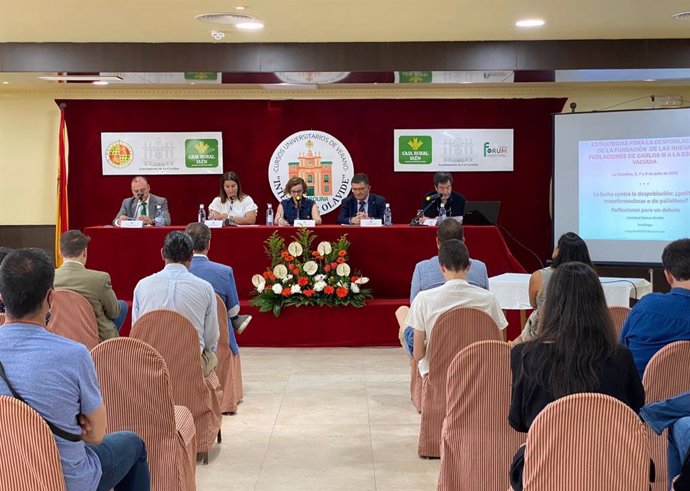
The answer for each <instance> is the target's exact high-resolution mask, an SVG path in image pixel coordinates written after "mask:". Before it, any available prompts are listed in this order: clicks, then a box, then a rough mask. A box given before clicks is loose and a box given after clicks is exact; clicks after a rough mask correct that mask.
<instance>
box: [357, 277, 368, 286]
mask: <svg viewBox="0 0 690 491" xmlns="http://www.w3.org/2000/svg"><path fill="white" fill-rule="evenodd" d="M355 283H357V284H358V285H366V284H367V283H369V278H367V277H366V276H361V277H359V278H357V281H355Z"/></svg>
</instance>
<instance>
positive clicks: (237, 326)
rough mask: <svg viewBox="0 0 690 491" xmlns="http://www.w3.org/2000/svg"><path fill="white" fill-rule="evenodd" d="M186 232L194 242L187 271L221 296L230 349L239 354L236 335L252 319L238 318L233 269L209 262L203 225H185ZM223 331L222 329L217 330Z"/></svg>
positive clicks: (208, 232)
mask: <svg viewBox="0 0 690 491" xmlns="http://www.w3.org/2000/svg"><path fill="white" fill-rule="evenodd" d="M185 232H187V233H188V234H189V236H190V237H191V238H192V241H193V242H194V257H193V258H192V264H191V266H189V271H190V273H192V274H193V275H195V276H198V277H199V278H201V279H202V280H206V281H208V282H209V283H211V286H212V287H213V290H214V291H215V292H216V293H217V294H218V295H220V297H221V298H222V299H223V302H224V303H225V307H226V308H227V309H228V320H229V321H230V326H231V327H232V329H230V347H231V348H232V352H233V353H234V354H237V353H238V349H237V341H236V340H235V333H234V332H233V331H237V333H238V334H240V333H241V332H242V331H244V330H245V328H246V327H247V326H248V325H249V323H250V322H251V320H252V316H251V315H239V313H240V300H239V297H238V295H237V286H236V285H235V275H234V274H233V271H232V268H231V267H230V266H226V265H225V264H220V263H216V262H213V261H211V260H210V259H209V258H208V251H209V249H210V248H211V229H210V228H208V227H207V226H206V225H205V224H203V223H198V222H192V223H190V224H189V225H187V228H186V229H185ZM219 327H220V328H221V329H224V328H225V326H219Z"/></svg>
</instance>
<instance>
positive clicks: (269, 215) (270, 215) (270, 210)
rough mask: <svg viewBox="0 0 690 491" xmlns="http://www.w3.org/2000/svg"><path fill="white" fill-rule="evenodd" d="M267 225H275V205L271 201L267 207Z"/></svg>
mask: <svg viewBox="0 0 690 491" xmlns="http://www.w3.org/2000/svg"><path fill="white" fill-rule="evenodd" d="M266 225H267V226H269V227H272V226H273V205H272V204H271V203H269V204H268V208H266Z"/></svg>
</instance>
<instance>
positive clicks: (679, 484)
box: [640, 392, 690, 491]
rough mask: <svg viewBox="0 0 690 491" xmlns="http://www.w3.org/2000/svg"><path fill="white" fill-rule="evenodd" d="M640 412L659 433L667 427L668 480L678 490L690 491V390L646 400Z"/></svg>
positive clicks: (646, 421)
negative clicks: (674, 480)
mask: <svg viewBox="0 0 690 491" xmlns="http://www.w3.org/2000/svg"><path fill="white" fill-rule="evenodd" d="M640 416H641V417H642V419H643V420H644V421H645V423H647V424H648V425H649V427H650V428H652V430H654V432H655V433H656V434H657V435H661V433H662V432H663V431H664V429H666V428H668V429H669V431H668V460H667V462H668V482H669V485H670V484H671V483H673V479H674V478H675V477H676V476H678V480H677V481H676V482H675V483H673V488H672V489H674V490H675V491H690V392H685V393H683V394H680V395H678V396H676V397H672V398H670V399H666V400H665V401H659V402H653V403H651V404H647V405H646V406H644V407H643V408H642V410H641V411H640Z"/></svg>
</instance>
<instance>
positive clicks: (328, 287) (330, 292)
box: [323, 285, 335, 295]
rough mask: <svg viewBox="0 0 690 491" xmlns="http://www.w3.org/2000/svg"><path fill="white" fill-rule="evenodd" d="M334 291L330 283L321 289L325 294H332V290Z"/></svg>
mask: <svg viewBox="0 0 690 491" xmlns="http://www.w3.org/2000/svg"><path fill="white" fill-rule="evenodd" d="M334 291H335V288H333V287H332V286H331V285H328V286H326V288H324V289H323V292H324V293H325V294H326V295H333V292H334Z"/></svg>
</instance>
